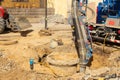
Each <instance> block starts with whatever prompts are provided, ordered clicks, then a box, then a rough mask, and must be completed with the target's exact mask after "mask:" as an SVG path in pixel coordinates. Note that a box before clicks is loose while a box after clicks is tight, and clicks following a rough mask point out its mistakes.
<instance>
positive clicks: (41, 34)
mask: <svg viewBox="0 0 120 80" xmlns="http://www.w3.org/2000/svg"><path fill="white" fill-rule="evenodd" d="M39 35H40V36H51V35H52V31H51V30H40V31H39Z"/></svg>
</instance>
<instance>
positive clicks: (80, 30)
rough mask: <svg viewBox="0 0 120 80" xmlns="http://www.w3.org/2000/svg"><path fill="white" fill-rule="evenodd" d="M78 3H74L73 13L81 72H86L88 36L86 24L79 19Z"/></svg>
mask: <svg viewBox="0 0 120 80" xmlns="http://www.w3.org/2000/svg"><path fill="white" fill-rule="evenodd" d="M78 10H79V9H78V1H76V0H75V1H74V3H73V11H74V18H75V22H76V26H75V28H76V29H75V30H76V31H75V32H76V36H77V43H78V54H79V57H80V72H84V71H85V67H86V65H85V60H86V53H87V50H86V45H85V41H86V39H85V38H87V37H86V34H85V32H86V31H85V26H84V23H83V21H82V19H81V20H80V19H79V17H78V16H79V15H78Z"/></svg>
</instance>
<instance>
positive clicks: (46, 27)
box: [45, 0, 48, 29]
mask: <svg viewBox="0 0 120 80" xmlns="http://www.w3.org/2000/svg"><path fill="white" fill-rule="evenodd" d="M45 29H48V26H47V0H46V2H45Z"/></svg>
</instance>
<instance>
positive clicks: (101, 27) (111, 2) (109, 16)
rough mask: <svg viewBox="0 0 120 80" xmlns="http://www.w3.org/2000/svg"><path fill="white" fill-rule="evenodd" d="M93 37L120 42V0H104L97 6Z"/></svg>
mask: <svg viewBox="0 0 120 80" xmlns="http://www.w3.org/2000/svg"><path fill="white" fill-rule="evenodd" d="M93 32H95V35H94V36H93V38H95V39H97V40H106V41H107V42H112V43H116V44H120V0H103V2H100V3H99V4H98V6H97V16H96V27H95V28H94V30H92V31H91V33H93Z"/></svg>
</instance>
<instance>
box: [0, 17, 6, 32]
mask: <svg viewBox="0 0 120 80" xmlns="http://www.w3.org/2000/svg"><path fill="white" fill-rule="evenodd" d="M4 30H5V25H4V20H3V19H2V18H0V34H1V33H3V31H4Z"/></svg>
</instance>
